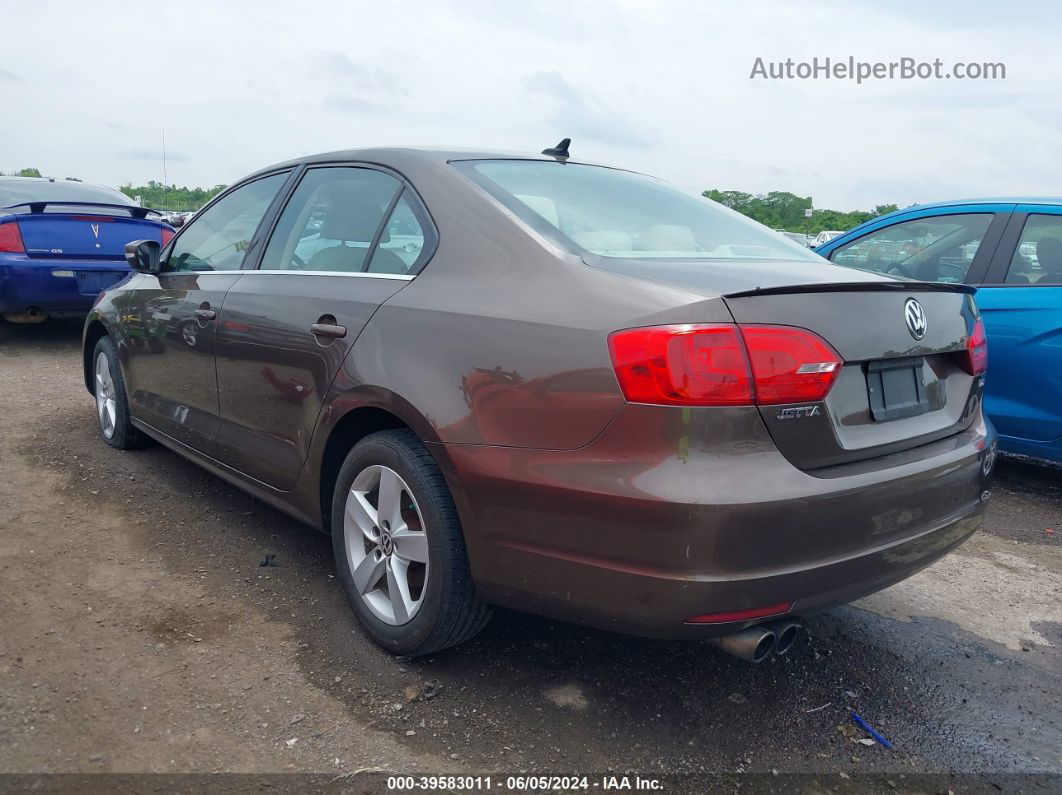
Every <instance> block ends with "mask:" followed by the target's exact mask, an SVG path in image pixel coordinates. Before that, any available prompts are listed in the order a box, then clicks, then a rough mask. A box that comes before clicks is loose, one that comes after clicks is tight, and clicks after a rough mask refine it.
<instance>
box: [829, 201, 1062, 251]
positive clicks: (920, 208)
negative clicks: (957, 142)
mask: <svg viewBox="0 0 1062 795" xmlns="http://www.w3.org/2000/svg"><path fill="white" fill-rule="evenodd" d="M990 204H1042V205H1047V206H1059V205H1062V197H1059V196H986V197H984V198H979V199H951V200H949V201H942V202H930V203H929V204H912V205H911V206H910V207H903V208H901V209H899V210H893V211H892V212H891V213H886V214H885V215H877V216H875V217H873V218H871V219H870V220H868V221H864V222H863V223H861V224H857V225H856V226H853V227H852V228H851V229H849V230H847V231H845V232H844V233H843V234H842V235H841V237H840V238H834V239H833V240H831V241H829V243H830V244H833V243H836V242H837V241H838V240H841V239H848V238H851V237H853V234H852V233H853V232H857V231H859V230H861V229H863V228H864V227H870V226H878V225H880V224H881V222H882V221H887V220H889V219H891V218H899V217H900V216H903V215H908V214H910V213H920V212H924V211H925V210H944V209H948V208H951V207H979V206H985V205H990ZM823 245H826V244H823Z"/></svg>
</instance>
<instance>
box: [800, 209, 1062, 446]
mask: <svg viewBox="0 0 1062 795" xmlns="http://www.w3.org/2000/svg"><path fill="white" fill-rule="evenodd" d="M815 250H816V252H818V253H819V254H821V255H822V256H824V257H826V259H828V260H830V261H831V262H833V263H835V264H837V265H847V266H850V267H853V268H859V269H861V270H871V271H877V272H879V273H887V274H891V275H894V276H899V277H905V278H911V279H919V280H922V281H933V282H950V283H960V282H961V283H965V284H969V285H973V286H975V287H977V288H978V290H977V305H978V306H979V307H980V308H981V313H982V316H983V317H984V322H985V328H986V330H987V332H988V351H989V367H988V377H987V381H986V384H985V390H986V391H985V410H986V412H987V413H988V415H989V417H990V418H991V419H992V422H993V423H995V426H996V429H997V430H998V431H999V442H1000V447H1001V448H1002V449H1003V450H1007V451H1009V452H1012V453H1020V454H1022V455H1029V456H1035V457H1037V458H1046V459H1050V460H1053V461H1062V199H1037V198H1012V199H974V200H964V201H952V202H942V203H940V204H929V205H922V206H917V207H910V208H908V209H906V210H899V211H898V212H894V213H890V214H889V215H883V216H881V217H879V218H874V219H872V220H870V221H867V222H866V223H865V224H862V225H860V226H857V227H856V228H855V229H852V230H851V231H849V232H846V233H845V234H843V235H842V236H840V237H838V238H835V239H834V240H831V241H829V242H828V243H826V244H824V245H822V246H819V247H818V248H817V249H815Z"/></svg>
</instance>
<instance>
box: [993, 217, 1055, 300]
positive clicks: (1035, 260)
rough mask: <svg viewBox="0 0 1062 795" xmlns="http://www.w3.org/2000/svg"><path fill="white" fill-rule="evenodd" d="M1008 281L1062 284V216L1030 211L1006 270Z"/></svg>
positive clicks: (1013, 282) (1015, 282)
mask: <svg viewBox="0 0 1062 795" xmlns="http://www.w3.org/2000/svg"><path fill="white" fill-rule="evenodd" d="M1006 283H1007V284H1044V285H1047V284H1054V285H1059V284H1062V216H1058V215H1040V214H1030V215H1029V217H1028V218H1026V220H1025V227H1024V228H1023V229H1022V230H1021V238H1020V240H1019V241H1018V247H1017V248H1016V249H1015V250H1014V256H1013V257H1012V258H1011V260H1010V267H1009V268H1008V269H1007V278H1006Z"/></svg>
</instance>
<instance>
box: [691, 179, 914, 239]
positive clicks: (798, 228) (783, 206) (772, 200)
mask: <svg viewBox="0 0 1062 795" xmlns="http://www.w3.org/2000/svg"><path fill="white" fill-rule="evenodd" d="M704 196H706V197H708V198H709V199H711V200H712V201H716V202H719V203H720V204H722V205H725V206H726V207H729V208H730V209H732V210H737V211H738V212H739V213H741V214H742V215H747V216H748V217H749V218H752V219H753V220H755V221H759V222H760V223H761V224H764V225H765V226H769V227H771V229H785V230H786V231H789V232H807V233H809V234H813V235H817V234H818V233H819V232H823V231H830V230H838V231H842V232H843V231H844V230H846V229H851V228H852V227H853V226H858V225H859V224H861V223H863V222H864V221H869V220H870V219H871V218H875V217H876V216H879V215H885V214H886V213H891V212H894V211H895V210H896V209H898V208H897V206H896V205H895V204H879V205H878V206H877V207H875V208H874V210H873V211H866V210H852V211H851V212H841V211H840V210H825V209H822V210H819V209H814V206H815V205H814V203H813V202H812V200H811V197H810V196H797V195H796V194H794V193H788V192H786V191H779V190H775V191H771V192H770V193H759V194H752V193H745V192H743V191H739V190H718V189H716V188H711V189H709V190H706V191H704ZM808 209H811V211H812V214H811V218H806V217H805V216H804V211H805V210H808Z"/></svg>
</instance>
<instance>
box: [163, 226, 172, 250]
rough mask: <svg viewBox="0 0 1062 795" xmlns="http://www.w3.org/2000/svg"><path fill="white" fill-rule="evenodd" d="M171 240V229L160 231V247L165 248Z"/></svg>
mask: <svg viewBox="0 0 1062 795" xmlns="http://www.w3.org/2000/svg"><path fill="white" fill-rule="evenodd" d="M171 240H173V230H172V229H163V230H162V245H163V247H165V245H166V244H167V243H169V242H170V241H171Z"/></svg>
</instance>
